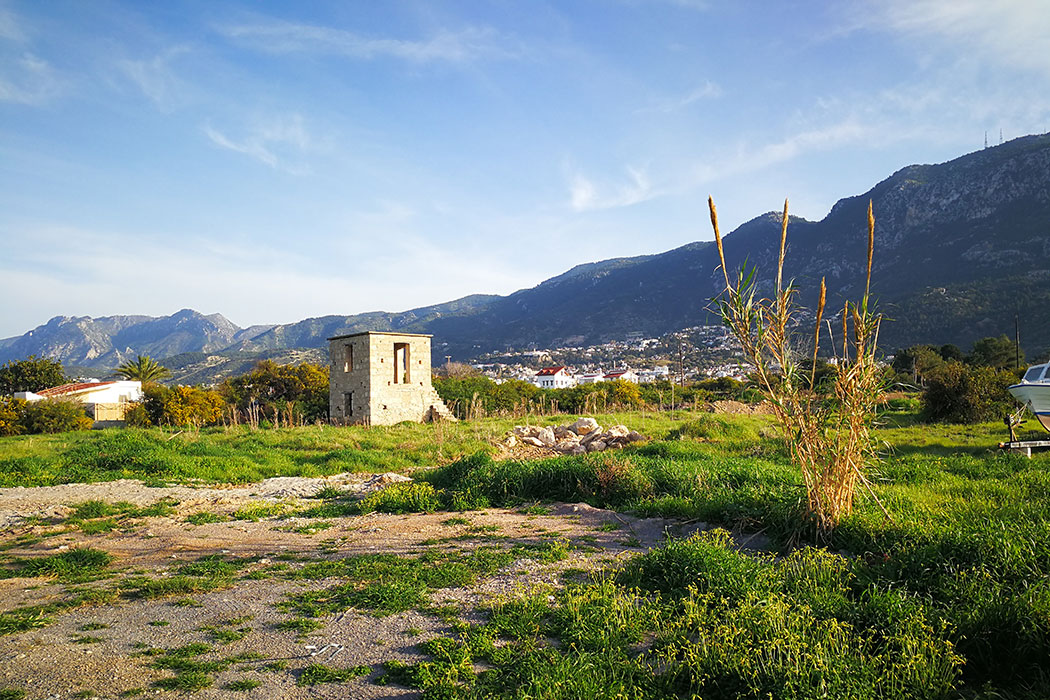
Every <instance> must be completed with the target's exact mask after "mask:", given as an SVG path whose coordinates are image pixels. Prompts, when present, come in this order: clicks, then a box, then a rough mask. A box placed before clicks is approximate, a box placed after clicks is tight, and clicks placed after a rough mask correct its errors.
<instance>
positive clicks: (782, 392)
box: [708, 198, 888, 538]
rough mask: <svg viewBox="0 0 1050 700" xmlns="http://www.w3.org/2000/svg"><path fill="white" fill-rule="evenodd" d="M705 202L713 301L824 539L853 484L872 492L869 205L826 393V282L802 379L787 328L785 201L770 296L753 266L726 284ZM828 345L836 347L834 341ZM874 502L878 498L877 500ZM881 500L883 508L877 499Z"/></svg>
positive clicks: (874, 385) (875, 389)
mask: <svg viewBox="0 0 1050 700" xmlns="http://www.w3.org/2000/svg"><path fill="white" fill-rule="evenodd" d="M708 204H709V207H710V210H711V224H712V226H713V227H714V230H715V242H716V244H717V247H718V256H719V260H720V261H721V265H722V270H723V273H725V280H726V288H725V291H723V293H722V294H720V295H719V296H718V297H717V298H716V299H715V303H716V305H717V306H718V310H719V313H720V314H721V316H722V320H723V322H724V323H725V324H726V325H727V326H728V327H729V329H730V330H731V331H732V333H733V335H735V336H736V338H737V340H738V341H740V344H741V345H742V346H743V349H744V354H745V355H746V356H747V358H748V360H749V361H750V362H751V364H753V365H754V366H755V370H756V375H757V377H758V382H759V385H760V388H761V390H762V392H763V394H764V395H765V397H766V399H767V400H768V401H769V402H770V404H771V405H772V407H773V412H774V415H775V417H776V419H777V422H778V423H779V424H780V428H781V432H782V434H783V437H784V440H785V442H786V443H787V447H788V451H789V453H790V454H791V458H792V461H793V462H795V464H797V465H798V466H799V468H800V470H801V472H802V478H803V481H804V483H805V487H806V516H807V517H808V518H810V519H811V520H812V521H813V522H814V524H815V526H816V529H817V534H818V536H819V537H821V538H826V537H827V536H828V535H830V533H831V532H832V530H833V529H834V528H835V526H836V525H838V523H839V522H840V521H841V519H842V518H843V517H845V516H846V515H848V514H849V512H850V511H851V510H852V508H853V500H854V496H855V494H856V490H857V486H858V484H859V485H861V486H863V487H864V488H866V489H867V490H868V492H869V493H871V495H872V497H875V494H874V492H873V491H872V490H871V485H870V483H869V482H868V479H867V478H866V476H865V467H866V465H867V464H868V463H869V462H870V461H871V460H872V459H874V450H873V447H872V439H871V434H870V431H871V422H872V418H873V417H874V415H875V407H876V404H877V402H878V399H879V397H880V395H881V393H882V389H883V387H882V382H881V379H880V371H879V367H878V364H877V363H876V361H875V347H876V345H877V342H878V331H879V324H880V323H881V321H882V317H881V316H879V315H878V314H875V313H873V312H872V311H871V310H870V307H869V294H870V288H871V261H872V253H873V249H874V240H875V217H874V215H873V214H872V210H871V203H870V202H869V204H868V251H867V252H868V265H867V281H866V283H865V288H864V296H863V297H862V298H861V300H860V302H859V303H855V302H848V301H847V302H846V303H845V305H844V306H843V309H842V335H843V341H842V352H841V354H839V355H838V357H837V358H836V360H837V362H836V366H835V367H836V374H835V378H834V382H833V385H832V386H831V387H830V395H825V394H822V393H821V392H820V391H818V387H817V386H815V384H816V362H817V353H818V351H819V349H820V324H821V321H822V319H823V315H824V306H825V303H826V301H827V285H826V284H825V281H824V280H821V282H820V297H819V300H818V302H817V317H816V328H815V329H814V332H813V353H812V366H811V368H810V371H809V376H808V377H807V376H805V374H803V373H802V367H801V366H800V365H801V362H800V358H801V353H800V351H799V348H800V344H801V343H800V341H799V340H798V339H797V338H796V337H795V334H794V333H793V330H792V329H793V328H794V326H795V324H794V323H793V315H794V314H795V313H796V308H795V306H794V304H793V301H794V297H795V295H796V294H797V289H796V288H795V286H794V285H793V284H791V283H788V284H787V286H786V287H785V286H784V284H783V274H784V254H785V249H786V241H787V226H788V203H787V201H785V202H784V214H783V219H782V222H781V234H780V256H779V259H778V262H777V273H776V289H775V291H774V294H773V298H771V299H769V298H761V299H760V298H758V297H757V280H756V275H755V270H754V269H751V270H744V269H742V270H740V272H739V273H738V274H737V275H736V281H735V284H734V283H731V282H730V278H729V274H728V268H727V267H726V261H725V252H724V249H723V246H722V236H721V233H720V232H719V230H718V214H717V211H716V210H715V205H714V201H713V200H712V199H710V198H709V199H708ZM851 322H852V334H851V333H850V325H851ZM829 330H830V325H829ZM851 346H852V355H853V357H852V359H850V354H851V353H850V350H851ZM832 349H833V351H836V350H837V348H834V343H832ZM807 379H808V382H807V381H806V380H807ZM875 500H876V502H878V498H875ZM879 505H880V507H881V503H880V504H879ZM883 512H885V509H883ZM887 517H888V513H887Z"/></svg>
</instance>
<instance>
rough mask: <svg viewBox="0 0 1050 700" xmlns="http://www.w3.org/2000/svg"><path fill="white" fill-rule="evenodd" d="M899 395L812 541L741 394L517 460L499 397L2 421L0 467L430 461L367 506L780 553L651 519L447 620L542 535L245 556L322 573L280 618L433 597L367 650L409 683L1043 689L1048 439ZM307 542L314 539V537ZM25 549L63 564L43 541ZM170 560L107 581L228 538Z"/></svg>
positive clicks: (586, 690)
mask: <svg viewBox="0 0 1050 700" xmlns="http://www.w3.org/2000/svg"><path fill="white" fill-rule="evenodd" d="M907 408H908V407H907V405H903V409H904V410H898V409H900V407H897V409H895V410H894V411H893V412H887V413H885V414H884V415H882V416H881V417H880V420H882V421H883V422H884V424H885V425H884V427H881V428H880V429H879V430H878V431H877V433H876V436H877V438H878V439H879V440H880V444H881V446H882V448H881V449H882V452H883V458H882V461H881V463H879V464H878V465H876V466H875V468H874V469H873V470H872V472H871V478H872V483H873V485H874V489H875V492H876V494H877V495H878V497H879V499H880V500H881V501H882V504H883V505H884V506H885V508H886V509H887V510H888V511H889V513H890V515H891V516H892V519H891V520H887V519H886V518H885V517H884V515H883V513H882V510H881V508H880V507H879V505H878V504H876V503H875V501H874V500H873V499H872V498H871V497H870V496H868V495H867V494H866V493H864V492H861V493H860V494H859V495H858V497H857V502H856V507H855V510H854V513H853V514H852V515H851V516H849V517H848V518H846V519H845V520H844V521H843V523H842V524H841V525H840V527H839V528H838V529H837V530H836V532H835V533H834V535H833V538H832V540H831V542H830V543H828V547H827V549H828V551H832V552H834V551H838V550H840V549H843V550H846V551H847V552H848V553H849V556H848V557H845V558H840V557H837V556H833V555H829V554H827V553H826V552H824V551H823V550H820V549H813V548H808V547H804V546H803V548H802V549H800V550H799V551H797V552H793V551H792V548H793V547H794V546H798V545H807V544H814V532H813V529H812V527H811V526H808V525H806V524H805V523H804V522H803V521H802V519H801V513H802V511H801V508H802V503H803V500H804V499H803V490H802V484H801V479H800V478H799V474H798V472H797V470H796V469H795V468H794V467H793V466H792V465H791V464H790V462H789V460H788V459H787V456H786V452H785V449H784V447H783V445H782V443H781V442H780V441H779V440H778V439H777V438H776V437H775V434H774V433H773V431H772V430H771V429H770V427H769V425H768V422H767V421H766V420H765V419H763V418H761V417H740V418H737V417H725V416H707V415H702V414H687V413H684V412H682V413H681V414H680V415H679V416H678V417H677V418H676V419H672V418H671V417H669V416H667V415H654V414H635V415H633V416H632V415H625V416H616V417H599V421H600V422H601V423H602V424H603V425H607V424H612V423H614V422H622V423H624V424H626V425H628V426H630V427H632V428H635V429H638V430H639V431H641V432H642V433H644V434H646V435H650V436H653V437H654V438H656V439H655V440H653V441H652V442H650V443H648V444H645V445H643V446H641V447H636V448H629V449H626V450H623V451H621V452H616V453H602V454H591V455H585V456H580V457H558V458H552V459H544V460H538V461H532V462H518V461H513V460H511V461H504V462H496V461H493V460H492V459H490V458H489V457H488V453H489V449H490V448H488V447H486V446H485V443H486V441H487V440H488V439H489V438H490V437H495V436H498V435H500V434H502V433H503V432H504V431H505V430H506V429H507V428H509V427H510V424H511V423H510V421H507V420H486V421H481V422H478V423H460V424H456V425H454V426H449V425H446V426H442V428H441V431H440V432H439V431H437V430H435V429H434V427H433V426H398V427H396V428H390V429H387V428H382V429H377V428H372V429H367V430H365V429H345V430H344V429H332V428H321V429H317V428H304V429H301V430H281V431H258V432H256V433H251V432H250V431H245V430H235V431H231V432H229V433H225V432H222V431H210V432H209V431H202V432H201V433H200V434H199V435H183V436H178V437H176V438H173V439H171V440H170V441H169V440H168V437H170V436H169V435H168V434H166V433H163V432H161V431H127V432H126V433H120V432H117V431H112V432H109V433H108V435H102V434H101V433H99V434H87V435H74V434H69V435H59V436H34V438H32V440H33V441H32V442H30V441H29V440H27V439H25V438H4V439H0V465H2V468H0V485H19V484H21V485H33V484H36V483H58V482H60V481H64V480H69V481H75V480H85V479H87V480H94V479H103V478H120V477H124V476H126V477H137V478H144V479H152V480H155V481H187V480H189V479H192V478H194V477H200V478H201V479H203V480H204V481H224V482H231V481H233V482H235V481H240V480H254V479H258V478H262V477H264V476H272V475H276V474H307V475H322V474H326V473H333V472H335V471H347V470H351V469H375V470H376V471H378V470H387V469H402V470H407V469H411V468H414V467H420V466H426V467H435V466H436V467H437V468H435V469H431V470H429V471H424V472H417V473H413V477H415V478H416V479H417V480H416V481H415V482H413V483H412V484H409V485H408V486H402V487H398V488H395V489H393V490H390V491H389V493H387V494H385V495H383V496H376V497H375V498H374V499H372V501H370V502H369V503H368V504H366V507H367V508H371V509H374V510H387V511H390V512H411V511H428V510H435V509H437V510H440V509H444V510H448V511H465V510H471V509H480V508H487V507H497V506H503V507H515V508H529V509H531V508H536V509H537V510H535V511H530V512H536V513H539V512H540V511H539V510H538V509H545V508H547V506H546V505H543V504H545V503H549V502H552V501H563V502H578V501H584V502H587V503H590V504H592V505H594V506H599V507H605V508H612V509H616V510H620V511H629V512H633V513H635V514H638V515H651V516H663V517H673V518H683V519H689V520H704V521H706V522H708V523H712V524H720V525H723V526H725V527H727V528H741V529H743V530H745V531H761V532H763V533H764V534H766V535H768V536H769V537H770V538H771V539H772V541H773V544H774V546H775V547H778V548H779V549H780V550H781V554H782V555H783V556H782V558H780V559H770V558H764V557H756V556H754V555H748V554H741V553H738V552H736V551H735V550H733V549H732V548H731V547H728V546H726V543H724V542H720V541H717V540H714V539H711V537H713V536H708V537H706V538H697V539H696V540H685V541H681V542H678V541H673V542H670V543H668V544H667V546H665V547H663V548H659V549H657V550H654V551H652V552H648V553H646V552H641V553H639V554H638V555H636V557H635V558H633V559H631V560H630V561H629V562H628V563H627V565H626V566H625V567H624V569H623V571H622V573H620V574H618V575H617V578H615V579H612V578H610V576H611V574H605V575H604V578H603V575H602V574H601V573H600V572H597V573H595V574H593V575H591V574H584V573H582V572H579V571H574V572H570V574H571V575H566V576H565V577H564V581H565V582H566V583H567V585H568V587H567V588H566V589H565V590H564V591H562V592H542V593H539V594H537V595H535V596H531V595H528V596H525V597H523V598H518V599H508V600H507V601H506V602H505V603H503V604H501V605H498V606H496V607H494V608H493V609H492V610H490V611H489V613H488V617H487V618H486V620H485V621H484V622H482V623H479V624H472V625H464V624H463V623H461V622H459V621H458V617H459V615H461V614H463V612H465V611H461V610H458V609H454V608H449V609H447V610H440V611H438V609H437V608H433V609H432V608H430V606H429V605H428V603H427V602H426V601H428V600H429V597H430V594H431V592H432V591H434V590H437V589H439V588H442V587H446V586H463V585H470V584H471V583H473V582H476V581H477V580H479V579H480V578H482V577H484V576H488V575H490V573H491V572H493V571H495V570H498V569H499V568H500V567H501V566H506V565H507V564H508V563H510V562H511V561H513V560H514V559H518V558H525V557H527V556H531V557H532V558H542V557H545V556H548V555H549V556H551V557H555V556H558V555H559V554H560V556H564V554H565V544H564V543H561V544H559V545H557V547H555V546H551V547H550V549H549V551H548V553H546V554H545V553H543V552H541V551H539V550H533V551H531V552H529V551H525V550H526V549H527V548H523V549H521V550H519V551H516V552H515V551H513V549H512V548H510V547H509V546H508V545H509V544H510V543H501V546H499V547H491V546H483V547H480V548H479V549H477V550H475V551H474V552H472V553H471V552H436V551H432V552H428V553H427V554H425V555H422V556H419V557H385V556H382V555H378V556H373V557H351V558H347V559H333V560H330V561H324V562H307V563H303V562H293V563H290V564H289V563H282V564H281V565H280V566H282V567H284V568H282V569H277V568H268V569H266V570H261V571H260V573H265V575H268V576H271V577H282V578H291V579H295V578H300V579H310V580H320V579H326V578H333V579H335V581H333V582H327V583H325V584H324V586H325V587H324V588H323V589H322V590H320V591H314V592H310V593H302V594H300V595H297V596H293V597H292V598H289V599H288V600H287V601H286V602H285V604H284V609H285V610H286V611H287V612H289V613H290V614H291V615H290V617H291V619H289V620H288V621H286V622H285V623H282V625H285V626H286V628H287V629H290V630H292V631H297V632H308V631H312V630H313V629H316V628H318V626H320V625H321V624H322V622H321V618H323V617H324V616H326V615H329V614H333V613H337V612H342V611H344V610H347V609H350V608H358V609H361V610H366V611H371V612H373V613H374V614H386V613H388V612H394V611H397V610H403V609H407V608H409V607H415V608H418V609H425V610H432V611H435V614H437V612H440V614H441V615H442V616H443V618H442V619H445V620H446V621H447V622H448V624H450V625H451V626H452V628H453V630H454V632H453V634H452V636H450V637H447V638H441V639H444V640H445V641H436V642H434V643H432V644H431V643H429V642H428V643H427V645H426V647H425V648H424V651H425V652H426V654H427V655H428V656H427V660H426V661H424V662H423V663H422V664H414V665H410V666H405V665H400V666H399V665H397V664H391V665H389V668H387V669H386V671H385V675H384V678H385V679H386V680H387V682H399V683H402V682H403V683H407V684H409V685H413V686H414V687H419V688H425V689H426V691H427V697H480V696H485V695H488V696H502V695H512V696H515V695H516V696H518V697H524V696H533V697H545V698H554V697H587V696H594V695H598V696H603V697H608V696H615V695H621V696H624V697H635V698H645V697H675V696H688V695H691V694H696V695H701V696H703V697H714V698H718V697H766V696H773V697H785V698H787V697H792V698H807V697H819V696H822V695H823V696H827V697H845V698H852V697H857V698H859V697H875V698H879V697H885V698H909V697H914V698H918V697H934V698H936V697H963V698H992V697H1000V698H1017V699H1018V700H1034V698H1040V697H1050V674H1047V672H1046V669H1047V668H1050V583H1048V582H1050V454H1039V455H1037V456H1035V457H1034V458H1033V459H1031V460H1028V459H1024V458H1022V457H1019V456H1016V455H1001V454H999V453H998V452H997V450H995V448H994V447H995V444H996V443H997V442H998V441H1000V440H1002V439H1004V438H1005V430H1004V428H1003V427H1002V425H1000V424H984V425H977V426H940V425H932V426H930V425H920V424H917V423H916V422H915V416H914V414H912V413H909V412H908V411H907ZM558 420H560V421H561V422H566V421H567V420H568V418H567V417H559V418H558ZM533 422H535V421H533ZM550 422H554V421H550ZM1032 425H1033V424H1031V423H1029V425H1027V426H1025V427H1024V428H1023V430H1030V429H1031V427H1032ZM74 462H75V464H74ZM227 464H228V468H226V466H224V465H227ZM195 470H196V471H195ZM318 496H319V498H318V500H317V502H316V505H312V506H311V508H310V510H311V511H315V512H313V513H311V515H310V517H316V518H335V517H343V516H346V515H351V514H354V513H356V512H359V511H360V510H361V509H360V508H359V507H358V506H357V505H356V504H354V503H353V501H352V500H350V499H349V498H347V497H346V495H345V494H343V493H340V492H338V491H337V490H335V489H329V490H325V491H322V492H321V493H319V494H318ZM118 506H120V504H113V505H112V506H109V505H107V506H106V507H104V508H103V507H100V506H98V505H93V506H89V507H85V508H84V510H83V511H81V513H82V518H81V519H80V520H79V521H78V522H80V523H85V522H91V521H98V522H101V521H104V520H105V519H107V518H111V519H114V520H115V521H116V522H117V523H118V524H121V523H123V522H124V519H126V518H127V517H128V516H127V514H125V513H124V512H122V511H119V510H118V511H110V510H107V508H116V507H118ZM121 507H122V506H121ZM92 508H94V510H92ZM288 514H289V515H293V513H288ZM294 515H302V513H294ZM88 516H91V517H88ZM263 517H265V516H263ZM446 524H447V525H448V526H449V527H450V528H451V527H461V528H462V530H452V531H450V534H452V535H454V536H456V537H458V536H461V535H465V536H467V537H469V538H471V539H475V540H476V539H480V538H482V537H484V535H483V534H480V533H473V532H471V531H470V528H471V523H470V521H469V518H467V517H465V516H463V515H457V514H454V513H450V514H449V517H448V518H447V519H446ZM615 529H617V528H616V527H615V523H609V525H607V526H600V527H598V528H597V530H598V531H600V532H612V531H613V530H615ZM625 535H626V533H623V534H619V535H614V537H624V536H625ZM489 537H492V536H491V535H490V536H489ZM446 541H451V540H446ZM26 542H28V540H27V541H26ZM31 544H32V543H28V544H25V545H24V546H31ZM631 544H636V543H634V542H631ZM559 548H560V551H559ZM319 551H323V552H328V553H329V554H328V556H331V555H332V554H334V552H335V551H337V544H336V543H334V542H332V543H329V544H328V545H321V546H319ZM55 556H57V555H55ZM508 557H512V558H509V559H508ZM45 559H49V557H41V558H40V560H41V561H42V562H43V560H45ZM27 561H29V560H27V559H21V558H11V557H8V558H6V559H4V560H0V571H3V574H0V575H4V576H16V575H23V569H24V567H26V566H27V564H26V562H27ZM34 561H36V560H34ZM33 566H39V567H41V568H40V569H39V570H40V571H44V570H47V571H50V573H49V574H47V575H51V576H55V577H60V576H63V575H66V576H69V575H73V576H75V575H76V574H71V573H70V572H69V569H66V568H64V567H65V563H63V562H62V561H61V560H53V561H52V562H51V563H48V564H44V563H41V564H35V565H33ZM186 566H187V567H192V568H188V569H184V570H177V571H175V572H174V574H175V575H174V576H171V577H167V578H165V579H155V580H154V579H140V580H138V581H137V582H136V581H130V582H129V587H127V588H126V590H129V591H131V592H132V593H133V594H135V593H136V591H137V592H138V594H141V595H149V596H156V595H167V594H173V593H193V592H195V591H203V590H212V589H213V588H214V587H217V586H222V585H229V584H230V583H232V582H233V581H234V580H236V577H237V576H239V575H240V574H239V571H240V567H238V566H232V563H231V562H228V561H204V562H200V563H197V562H194V563H192V564H188V565H186ZM275 566H276V565H275ZM29 571H30V570H29V569H25V572H26V573H25V575H30V574H29ZM104 572H105V567H102V568H101V569H100V568H96V569H95V570H94V573H93V574H92V576H95V575H99V574H101V573H104ZM77 595H80V594H77ZM84 595H88V594H87V593H84ZM548 595H553V596H554V600H553V601H551V600H548V598H547V596H548ZM71 600H72V599H71ZM69 604H72V602H70V603H69ZM63 606H66V603H63ZM63 606H59V607H35V608H23V609H18V610H9V611H7V612H5V613H2V614H0V632H6V633H12V632H18V631H24V630H28V629H33V628H35V627H39V626H42V625H44V624H47V623H48V621H49V620H50V618H51V617H53V616H54V615H55V614H57V613H59V612H61V611H62V610H64V609H66V607H63ZM468 658H469V660H470V663H468V662H467V659H468ZM475 664H477V665H475ZM475 669H478V670H475ZM205 675H208V676H209V677H210V675H209V673H208V672H205ZM880 679H881V680H880ZM192 680H193V679H192V677H191V678H190V679H188V680H186V681H185V682H186V683H190V681H192ZM172 682H174V681H172ZM180 682H183V681H180Z"/></svg>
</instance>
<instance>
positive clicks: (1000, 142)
mask: <svg viewBox="0 0 1050 700" xmlns="http://www.w3.org/2000/svg"><path fill="white" fill-rule="evenodd" d="M999 145H1000V146H1002V145H1003V128H1002V127H999Z"/></svg>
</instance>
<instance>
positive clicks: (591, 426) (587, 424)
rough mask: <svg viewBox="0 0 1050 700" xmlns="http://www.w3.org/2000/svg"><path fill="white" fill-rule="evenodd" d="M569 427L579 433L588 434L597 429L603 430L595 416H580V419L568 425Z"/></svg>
mask: <svg viewBox="0 0 1050 700" xmlns="http://www.w3.org/2000/svg"><path fill="white" fill-rule="evenodd" d="M568 428H569V430H571V431H572V432H574V433H576V434H577V435H588V434H590V433H593V432H594V431H596V430H598V431H600V430H601V428H600V427H599V425H598V421H596V420H594V419H593V418H580V419H579V420H578V421H576V422H575V423H573V424H572V425H570V426H568Z"/></svg>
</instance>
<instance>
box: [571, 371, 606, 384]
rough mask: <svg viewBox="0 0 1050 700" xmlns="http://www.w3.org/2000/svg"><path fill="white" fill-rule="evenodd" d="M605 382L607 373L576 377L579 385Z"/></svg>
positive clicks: (593, 373) (589, 373) (590, 373)
mask: <svg viewBox="0 0 1050 700" xmlns="http://www.w3.org/2000/svg"><path fill="white" fill-rule="evenodd" d="M604 381H605V372H588V373H587V374H581V375H579V376H578V377H576V383H577V384H597V383H598V382H604Z"/></svg>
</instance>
